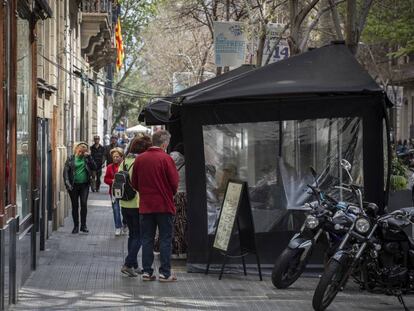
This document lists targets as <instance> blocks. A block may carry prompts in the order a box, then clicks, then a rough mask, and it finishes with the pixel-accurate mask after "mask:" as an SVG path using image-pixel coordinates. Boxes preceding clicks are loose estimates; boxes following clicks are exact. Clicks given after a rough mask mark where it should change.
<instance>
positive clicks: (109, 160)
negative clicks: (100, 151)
mask: <svg viewBox="0 0 414 311" xmlns="http://www.w3.org/2000/svg"><path fill="white" fill-rule="evenodd" d="M116 147H120V146H119V145H118V137H117V136H116V135H112V136H111V140H110V144H109V145H108V146H106V147H105V160H106V166H108V165H109V164H111V163H112V157H111V150H112V149H114V148H116Z"/></svg>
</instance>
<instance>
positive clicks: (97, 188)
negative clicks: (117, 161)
mask: <svg viewBox="0 0 414 311" xmlns="http://www.w3.org/2000/svg"><path fill="white" fill-rule="evenodd" d="M101 176H102V169H100V170H96V184H95V186H96V189H95V190H96V191H99V188H100V187H101Z"/></svg>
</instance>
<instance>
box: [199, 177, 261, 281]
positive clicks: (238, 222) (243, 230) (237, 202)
mask: <svg viewBox="0 0 414 311" xmlns="http://www.w3.org/2000/svg"><path fill="white" fill-rule="evenodd" d="M235 227H236V228H235ZM235 230H237V233H238V238H239V240H240V253H239V254H231V253H230V251H229V246H230V243H231V240H232V238H234V237H235V236H236V235H235V234H233V233H234V232H235ZM214 250H217V251H219V253H220V254H221V255H223V256H224V258H223V264H222V266H221V271H220V276H219V280H221V278H222V276H223V272H224V267H225V265H226V263H227V261H228V259H230V258H241V259H242V263H243V270H244V275H247V272H246V262H245V259H244V257H245V256H247V255H249V254H255V255H256V260H257V267H258V270H259V276H260V280H262V271H261V267H260V260H259V254H258V252H257V248H256V240H255V230H254V223H253V215H252V210H251V206H250V199H249V192H248V187H247V182H244V181H239V180H229V181H228V183H227V187H226V192H225V195H224V200H223V204H222V206H221V210H220V215H219V218H218V221H217V227H216V232H215V234H214V241H213V245H212V248H211V249H210V252H209V256H208V262H207V268H206V274H208V272H209V268H210V261H211V256H212V252H213V251H214Z"/></svg>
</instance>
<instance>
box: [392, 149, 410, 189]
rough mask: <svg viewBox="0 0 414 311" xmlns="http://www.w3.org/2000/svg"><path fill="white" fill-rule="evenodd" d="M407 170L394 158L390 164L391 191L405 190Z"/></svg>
mask: <svg viewBox="0 0 414 311" xmlns="http://www.w3.org/2000/svg"><path fill="white" fill-rule="evenodd" d="M406 176H407V168H406V167H405V165H404V164H403V163H402V162H401V160H400V159H398V158H397V157H395V158H394V159H392V162H391V178H390V188H391V190H392V191H399V190H404V189H407V185H408V180H407V177H406Z"/></svg>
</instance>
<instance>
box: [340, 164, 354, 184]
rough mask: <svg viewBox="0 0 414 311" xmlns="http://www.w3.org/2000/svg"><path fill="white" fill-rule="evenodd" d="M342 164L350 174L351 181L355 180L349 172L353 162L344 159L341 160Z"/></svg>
mask: <svg viewBox="0 0 414 311" xmlns="http://www.w3.org/2000/svg"><path fill="white" fill-rule="evenodd" d="M341 166H342V167H343V168H344V170H345V171H346V173H347V174H348V177H349V180H350V181H351V183H352V182H353V181H354V180H353V178H352V175H351V173H350V172H349V171H350V170H351V168H352V165H351V163H349V162H348V161H347V160H345V159H342V160H341Z"/></svg>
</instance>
